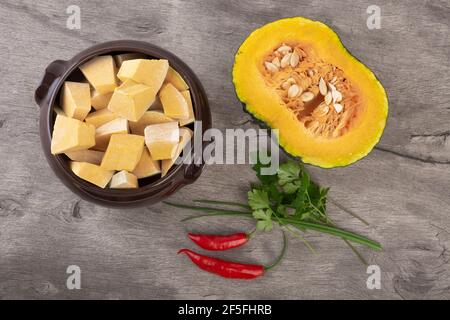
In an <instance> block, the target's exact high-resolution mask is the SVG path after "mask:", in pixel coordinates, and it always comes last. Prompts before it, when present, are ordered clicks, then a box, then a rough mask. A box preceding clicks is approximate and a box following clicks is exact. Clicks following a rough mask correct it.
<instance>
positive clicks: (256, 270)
mask: <svg viewBox="0 0 450 320" xmlns="http://www.w3.org/2000/svg"><path fill="white" fill-rule="evenodd" d="M178 253H179V254H180V253H185V254H186V255H187V256H188V257H189V258H190V259H191V260H192V262H194V263H195V264H196V265H197V266H198V267H199V268H200V269H203V270H205V271H208V272H211V273H215V274H218V275H219V276H222V277H224V278H230V279H254V278H256V277H259V276H262V275H263V274H264V266H261V265H256V264H243V263H236V262H230V261H225V260H221V259H218V258H213V257H208V256H204V255H202V254H199V253H196V252H194V251H191V250H189V249H181V250H180V251H178Z"/></svg>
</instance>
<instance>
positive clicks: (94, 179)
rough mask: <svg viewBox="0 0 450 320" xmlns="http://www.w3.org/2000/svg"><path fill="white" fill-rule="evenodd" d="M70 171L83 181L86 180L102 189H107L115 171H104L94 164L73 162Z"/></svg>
mask: <svg viewBox="0 0 450 320" xmlns="http://www.w3.org/2000/svg"><path fill="white" fill-rule="evenodd" d="M70 169H71V170H72V171H73V173H75V174H76V175H77V176H78V177H80V178H81V179H84V180H86V181H88V182H90V183H92V184H95V185H96V186H98V187H100V188H104V187H106V185H107V184H108V182H109V181H110V180H111V178H112V176H113V174H114V171H110V170H105V169H102V168H101V167H100V166H97V165H95V164H92V163H87V162H78V161H71V162H70Z"/></svg>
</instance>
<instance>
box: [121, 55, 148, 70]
mask: <svg viewBox="0 0 450 320" xmlns="http://www.w3.org/2000/svg"><path fill="white" fill-rule="evenodd" d="M145 58H147V55H145V54H143V53H137V52H133V53H121V54H116V55H115V56H114V61H115V62H116V66H117V68H120V67H121V66H122V63H123V62H124V61H128V60H134V59H145Z"/></svg>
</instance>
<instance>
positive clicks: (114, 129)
mask: <svg viewBox="0 0 450 320" xmlns="http://www.w3.org/2000/svg"><path fill="white" fill-rule="evenodd" d="M116 133H128V121H127V119H124V118H117V119H114V120H111V121H110V122H107V123H105V124H104V125H102V126H100V127H98V128H97V129H96V130H95V146H94V148H93V149H95V150H100V151H105V150H106V149H107V148H108V144H109V140H110V138H111V135H113V134H116Z"/></svg>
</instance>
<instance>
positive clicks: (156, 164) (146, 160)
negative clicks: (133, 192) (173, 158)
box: [132, 148, 161, 179]
mask: <svg viewBox="0 0 450 320" xmlns="http://www.w3.org/2000/svg"><path fill="white" fill-rule="evenodd" d="M132 173H133V174H134V175H135V176H136V177H137V178H138V179H142V178H147V177H151V176H154V175H156V174H159V173H161V165H160V161H158V160H153V159H152V157H151V156H150V152H149V151H148V149H147V148H144V151H143V152H142V156H141V159H140V160H139V162H138V164H137V166H136V168H134V170H133V172H132Z"/></svg>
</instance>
